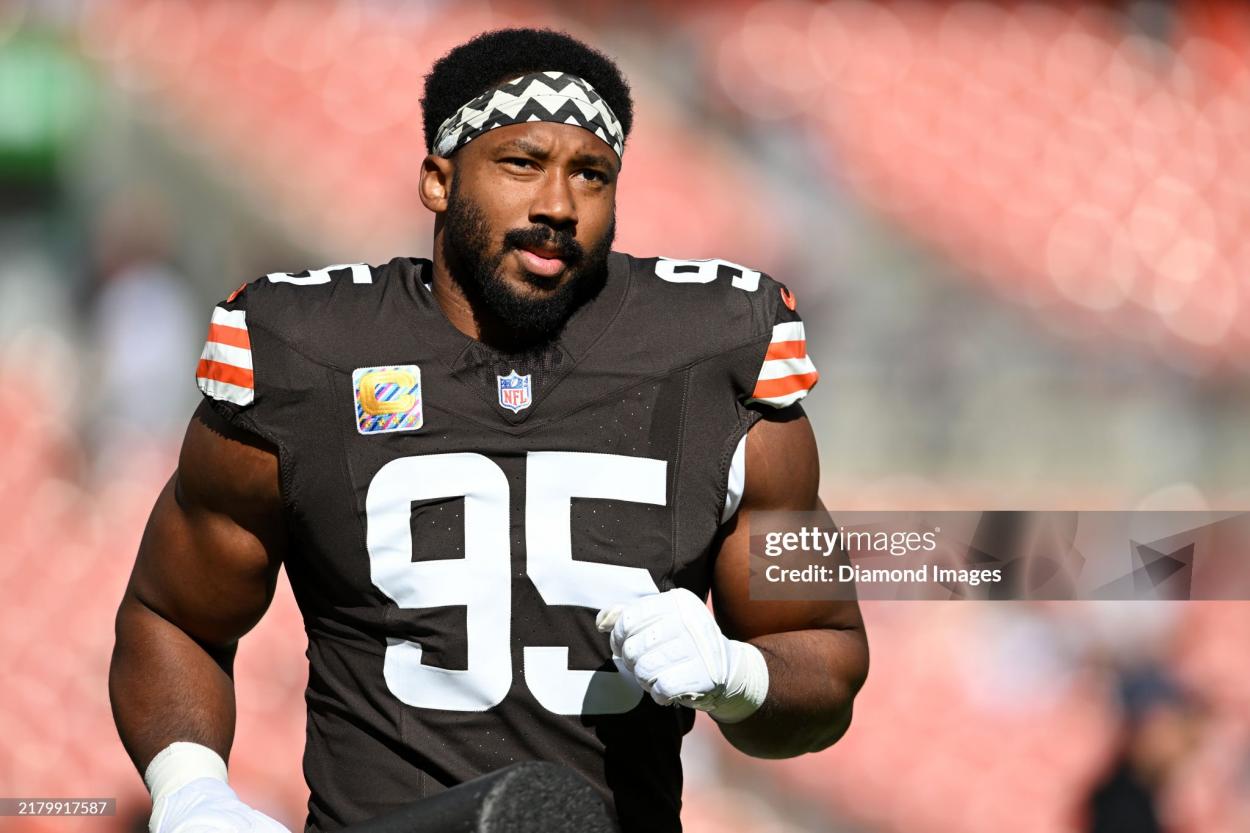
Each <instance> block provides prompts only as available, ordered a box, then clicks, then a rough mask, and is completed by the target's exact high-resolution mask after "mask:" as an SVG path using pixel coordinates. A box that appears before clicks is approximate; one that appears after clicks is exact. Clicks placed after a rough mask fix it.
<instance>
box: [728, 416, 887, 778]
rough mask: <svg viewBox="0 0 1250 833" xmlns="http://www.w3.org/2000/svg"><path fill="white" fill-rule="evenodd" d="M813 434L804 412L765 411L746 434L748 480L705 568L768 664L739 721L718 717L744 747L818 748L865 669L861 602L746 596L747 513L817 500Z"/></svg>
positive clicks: (741, 632)
mask: <svg viewBox="0 0 1250 833" xmlns="http://www.w3.org/2000/svg"><path fill="white" fill-rule="evenodd" d="M819 480H820V472H819V463H818V461H817V457H816V441H815V438H814V437H813V436H812V429H811V426H810V424H809V423H808V421H807V418H806V417H804V416H793V415H791V414H784V413H779V414H776V415H770V417H769V418H767V419H765V420H762V421H760V422H759V423H757V424H756V425H755V427H754V428H752V429H751V431H750V433H749V434H748V436H747V448H746V485H745V488H744V490H743V495H742V502H741V504H740V506H739V509H738V513H737V515H736V516H735V517H734V519H733V520H732V521H730V525H729V527H728V529H727V533H726V535H725V537H724V539H723V542H722V544H721V547H720V552H719V554H718V556H717V559H716V568H715V572H714V574H713V577H712V602H713V608H714V610H715V612H716V620H717V622H718V623H719V624H720V626H721V629H722V630H723V631H724V633H725V635H726V636H728V637H730V638H732V639H739V640H743V641H746V642H750V643H751V644H752V645H754V646H755V647H756V648H758V649H759V650H760V652H761V653H762V654H763V655H764V660H765V662H766V663H767V665H768V679H769V683H768V696H767V698H766V699H765V700H764V703H763V705H762V706H760V708H759V710H758V711H756V712H755V713H754V714H753V715H751V716H750V717H748V718H747V719H745V720H743V721H742V722H740V723H724V724H718V725H719V726H720V730H721V733H722V734H723V735H724V736H725V737H726V738H727V739H728V740H729V742H730V743H732V744H733V745H734V746H735V747H737V748H738V749H739V750H741V751H742V752H745V753H746V754H748V755H753V756H755V757H759V758H788V757H792V756H795V755H801V754H803V753H805V752H814V751H817V750H820V749H824V748H825V747H827V746H830V745H831V744H833V743H834V742H835V741H836V740H837V739H838V738H840V737H842V735H843V733H844V732H846V729H847V727H848V726H850V723H851V704H852V701H853V700H854V698H855V694H856V692H858V691H859V689H860V687H861V686H862V685H863V684H864V678H865V677H866V676H867V674H868V642H867V639H866V638H865V635H864V624H863V620H862V619H861V618H860V614H859V606H858V605H857V604H856V603H855V602H853V601H852V602H845V601H810V602H800V601H752V600H751V598H750V596H749V593H748V589H747V580H748V561H749V558H750V548H749V544H750V519H751V513H752V512H756V511H782V510H784V511H811V510H823V506H822V505H821V504H820V499H819V497H818V496H817V487H818V485H819Z"/></svg>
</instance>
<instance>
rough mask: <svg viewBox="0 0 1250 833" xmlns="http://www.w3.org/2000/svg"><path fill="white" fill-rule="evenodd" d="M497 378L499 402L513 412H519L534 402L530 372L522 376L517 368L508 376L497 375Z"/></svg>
mask: <svg viewBox="0 0 1250 833" xmlns="http://www.w3.org/2000/svg"><path fill="white" fill-rule="evenodd" d="M495 378H496V379H498V380H499V404H500V405H502V406H504V407H505V408H507V409H508V410H509V411H512V413H514V414H519V413H520V412H521V411H524V410H525V409H526V408H528V407H529V406H530V403H531V402H533V398H532V396H531V393H532V391H533V388H532V387H531V385H530V374H528V373H527V374H525V375H524V376H521V375H519V374H518V373H517V372H516V370H513V371H512V372H511V373H509V374H508V375H507V376H496V377H495Z"/></svg>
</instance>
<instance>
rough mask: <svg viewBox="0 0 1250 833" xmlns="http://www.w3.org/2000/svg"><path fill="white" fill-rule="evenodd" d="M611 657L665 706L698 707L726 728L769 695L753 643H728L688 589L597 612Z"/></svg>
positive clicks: (761, 659)
mask: <svg viewBox="0 0 1250 833" xmlns="http://www.w3.org/2000/svg"><path fill="white" fill-rule="evenodd" d="M595 625H596V626H597V627H598V628H599V630H600V631H603V632H607V631H611V637H610V638H609V641H610V642H611V645H612V655H613V656H614V657H617V658H618V659H620V660H621V662H622V664H623V665H624V666H625V667H626V668H627V669H628V670H629V671H630V672H632V673H633V675H634V677H635V678H636V679H637V680H638V684H639V685H641V686H642V687H643V689H644V690H645V691H647V692H648V693H650V694H651V697H652V699H653V700H655V702H657V703H659V704H660V705H661V706H667V705H669V704H670V703H677V704H679V705H682V706H689V707H690V708H693V709H700V710H702V711H705V712H707V713H708V714H710V715H711V716H712V717H714V718H716V719H717V720H718V721H720V722H721V723H737V722H738V721H740V720H745V719H746V718H747V717H749V716H750V715H751V714H753V713H754V712H755V710H756V709H758V708H759V707H760V704H761V703H763V702H764V698H765V696H767V694H768V665H767V664H766V663H765V662H764V655H763V654H761V653H760V651H759V649H758V648H756V647H755V646H754V645H751V644H749V643H746V642H738V641H736V640H733V639H728V638H726V637H725V635H724V634H722V633H721V631H720V627H719V626H718V625H717V624H716V620H715V619H714V618H713V617H712V612H711V611H710V610H708V608H707V605H705V604H704V603H703V602H702V601H701V600H700V599H699V597H698V596H696V595H695V594H693V593H691V592H690V591H689V590H686V589H684V588H678V589H676V590H668V591H666V592H664V593H656V594H654V595H651V596H643V597H642V598H641V599H637V600H635V601H633V602H630V603H628V604H622V605H613V606H612V607H608V608H604V609H603V610H601V611H599V614H598V616H596V617H595Z"/></svg>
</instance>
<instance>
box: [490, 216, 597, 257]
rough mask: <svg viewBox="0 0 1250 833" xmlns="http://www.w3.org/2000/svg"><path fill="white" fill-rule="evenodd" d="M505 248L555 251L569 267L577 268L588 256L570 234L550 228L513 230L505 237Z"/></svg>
mask: <svg viewBox="0 0 1250 833" xmlns="http://www.w3.org/2000/svg"><path fill="white" fill-rule="evenodd" d="M503 247H504V251H508V250H509V249H526V248H530V247H541V248H548V249H554V250H555V251H556V256H557V257H559V258H560V259H561V260H563V261H564V262H565V263H567V264H568V265H569V266H575V265H576V264H578V263H580V262H581V261H582V259H583V258H584V257H585V256H586V250H585V249H584V248H583V247H582V244H581V243H578V242H577V240H576V239H574V237H573V235H572V234H571V233H570V232H568V231H565V230H561V231H556V230H555V229H553V228H551V227H550V226H530V227H529V228H524V229H512V230H511V231H509V232H508V233H506V234H505V235H504V236H503Z"/></svg>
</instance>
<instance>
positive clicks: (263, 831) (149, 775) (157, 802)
mask: <svg viewBox="0 0 1250 833" xmlns="http://www.w3.org/2000/svg"><path fill="white" fill-rule="evenodd" d="M143 780H144V782H146V783H147V785H148V789H149V790H150V791H151V793H152V817H151V819H150V820H149V821H148V830H149V832H150V833H291V832H290V831H289V830H287V828H285V827H283V826H282V825H281V824H279V823H278V822H276V821H274V820H273V819H271V818H270V817H269V816H267V815H265V814H264V813H262V812H260V811H259V810H253V809H252V808H251V807H248V806H247V805H246V804H244V803H243V802H242V801H240V800H239V797H238V796H237V795H236V794H235V792H234V790H232V789H231V788H230V785H229V784H228V783H227V782H226V763H225V761H223V760H222V759H221V756H220V755H218V754H217V753H216V752H214V751H213V750H211V749H209V748H208V747H207V746H201V745H200V744H198V743H186V742H182V741H179V742H178V743H172V744H170V745H169V746H167V747H166V748H165V749H163V750H161V752H160V753H159V754H158V755H157V756H156V757H155V758H153V759H152V763H150V764H148V768H147V771H146V772H145V773H144V774H143Z"/></svg>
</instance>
